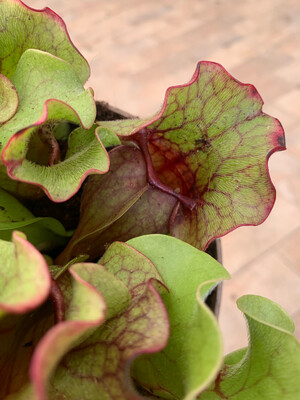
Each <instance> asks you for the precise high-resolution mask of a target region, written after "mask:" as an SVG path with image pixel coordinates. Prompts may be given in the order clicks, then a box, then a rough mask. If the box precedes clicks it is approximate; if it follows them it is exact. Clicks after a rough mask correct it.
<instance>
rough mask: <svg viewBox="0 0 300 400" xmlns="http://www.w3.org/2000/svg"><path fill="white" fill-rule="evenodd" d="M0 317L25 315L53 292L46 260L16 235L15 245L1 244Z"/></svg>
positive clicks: (23, 238) (18, 233)
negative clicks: (9, 314) (10, 314)
mask: <svg viewBox="0 0 300 400" xmlns="http://www.w3.org/2000/svg"><path fill="white" fill-rule="evenodd" d="M0 253H1V259H2V261H1V267H0V317H3V316H4V315H5V314H7V313H12V314H24V313H26V312H28V311H30V310H33V309H35V308H36V307H38V306H39V305H40V304H42V303H43V302H44V301H45V299H46V298H47V297H48V295H49V292H50V274H49V271H48V267H47V264H46V262H45V260H44V258H43V256H42V255H41V254H40V253H39V252H38V251H37V250H36V249H35V248H34V247H33V246H32V245H31V244H30V243H29V242H28V241H27V240H26V237H25V235H24V234H22V233H20V232H14V233H13V242H12V243H11V242H6V241H3V240H0Z"/></svg>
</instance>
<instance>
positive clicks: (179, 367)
mask: <svg viewBox="0 0 300 400" xmlns="http://www.w3.org/2000/svg"><path fill="white" fill-rule="evenodd" d="M128 244H130V245H131V246H133V247H134V248H136V249H137V250H138V251H140V252H141V253H142V254H144V255H146V256H147V257H148V258H149V259H150V260H151V261H152V262H153V263H154V265H155V266H156V267H157V269H158V271H159V272H160V274H161V276H162V278H163V281H164V282H165V284H166V285H167V287H168V289H169V291H168V292H165V293H162V299H163V301H164V303H165V305H166V308H167V311H168V315H169V319H170V339H169V341H168V344H167V346H166V347H165V348H164V349H163V350H162V351H161V352H160V353H157V354H153V355H144V356H142V357H140V358H139V359H137V360H136V361H135V362H134V366H133V376H134V377H135V378H136V380H137V382H138V383H139V384H140V385H141V386H142V387H144V388H145V389H147V390H148V391H149V392H151V393H154V394H156V395H158V396H161V397H162V398H166V399H185V400H192V399H194V398H195V397H196V396H197V395H198V394H199V393H201V392H202V391H203V389H204V388H206V387H207V386H208V385H209V384H210V383H211V382H212V380H213V379H214V378H215V377H216V375H217V373H218V370H219V368H220V367H221V365H222V361H223V345H222V338H221V333H220V331H219V328H218V325H217V321H216V319H215V317H214V316H213V314H212V312H211V311H210V310H209V309H208V307H207V306H206V305H205V304H204V303H203V301H204V299H205V297H206V296H207V295H208V293H209V292H210V290H211V289H212V288H213V287H214V286H215V285H216V283H218V282H220V281H221V280H223V279H228V278H229V275H228V273H227V272H226V270H225V269H224V268H223V267H222V266H221V265H220V264H219V263H218V262H217V261H215V260H214V259H213V258H212V257H210V256H209V255H208V254H206V253H204V252H200V251H199V250H197V249H195V248H194V247H192V246H190V245H188V244H187V243H184V242H182V241H180V240H178V239H175V238H172V237H170V236H164V235H149V236H141V237H139V238H135V239H132V240H130V241H129V242H128Z"/></svg>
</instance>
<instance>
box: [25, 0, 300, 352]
mask: <svg viewBox="0 0 300 400" xmlns="http://www.w3.org/2000/svg"><path fill="white" fill-rule="evenodd" d="M25 1H26V0H25ZM27 4H29V5H31V6H32V7H35V8H42V7H44V6H45V5H46V4H47V5H48V6H49V7H50V8H52V9H53V10H55V11H56V12H57V13H58V14H59V15H61V16H62V17H63V18H64V20H65V21H66V23H67V25H68V28H69V32H70V35H71V38H72V39H73V41H74V43H75V44H76V45H77V46H78V47H79V49H80V50H81V52H82V53H83V54H84V56H85V57H86V58H87V59H88V61H89V63H90V65H91V68H92V77H91V79H90V81H89V84H90V86H92V87H93V88H94V89H95V93H96V98H97V99H103V100H106V101H108V102H109V103H111V104H112V105H115V106H117V107H119V108H121V109H125V110H127V111H128V112H131V113H132V114H135V115H140V116H146V115H150V114H151V113H153V112H155V111H157V110H158V108H159V107H160V105H161V103H162V101H163V97H164V92H165V89H166V88H167V87H168V86H171V85H174V84H178V83H185V82H186V81H188V80H189V79H190V77H191V76H192V74H193V71H194V69H195V66H196V63H197V61H198V60H211V61H216V62H219V63H221V64H223V65H224V66H225V67H226V68H227V69H228V70H229V72H230V73H231V74H232V75H234V76H235V77H236V78H237V79H239V80H241V81H242V82H251V83H253V84H254V85H255V86H256V88H257V89H258V91H259V93H260V94H261V96H262V97H263V99H264V100H265V103H266V105H265V107H264V110H265V112H267V113H269V114H271V115H273V116H275V117H277V118H279V119H280V121H281V122H282V124H283V126H284V128H285V130H286V135H287V145H288V150H287V151H286V152H284V153H277V154H275V155H273V156H272V157H271V160H270V173H271V176H272V180H273V182H274V184H275V186H276V187H277V194H278V195H277V202H276V205H275V207H274V209H273V211H272V213H271V215H270V217H269V218H268V220H267V221H266V222H265V223H264V224H263V225H261V226H259V227H244V228H240V229H238V230H236V231H234V232H232V233H231V234H230V235H228V236H226V237H224V239H223V240H222V243H223V253H224V255H223V256H224V265H225V267H226V268H227V269H228V270H229V271H230V272H231V274H232V280H231V281H229V282H226V283H225V285H224V295H223V306H222V310H221V317H220V323H221V327H222V330H223V332H224V337H225V350H226V351H230V350H233V349H236V348H239V347H240V346H243V345H245V344H246V342H247V334H246V328H245V323H244V320H243V317H242V315H241V313H240V312H239V311H238V310H237V308H236V307H235V300H236V298H237V297H238V296H240V295H242V294H246V293H257V294H264V295H266V296H268V297H270V298H271V299H273V300H275V301H277V302H278V303H280V304H281V305H282V306H283V307H285V308H286V310H287V311H288V312H289V313H291V315H292V316H293V317H294V321H295V324H296V334H297V335H298V337H299V339H300V250H299V249H300V134H299V125H300V113H299V110H300V74H299V70H300V47H299V37H300V2H299V1H298V0H260V1H259V3H258V2H257V1H255V0H250V1H244V2H242V1H241V2H238V1H236V0H226V1H225V0H160V1H159V2H157V1H147V0H126V1H124V0H111V1H106V0H72V1H68V2H67V1H61V0H46V1H45V0H27ZM298 246H299V247H298Z"/></svg>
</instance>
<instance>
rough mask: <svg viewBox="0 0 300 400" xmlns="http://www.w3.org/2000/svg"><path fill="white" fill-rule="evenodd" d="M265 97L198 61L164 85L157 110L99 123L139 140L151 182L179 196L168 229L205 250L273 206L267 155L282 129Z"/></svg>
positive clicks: (280, 145) (280, 146)
mask: <svg viewBox="0 0 300 400" xmlns="http://www.w3.org/2000/svg"><path fill="white" fill-rule="evenodd" d="M262 105H263V101H262V99H261V97H260V95H259V94H258V93H257V91H256V89H255V88H254V86H252V85H248V84H243V83H241V82H239V81H237V80H236V79H234V78H233V77H232V76H231V75H230V74H229V73H228V72H227V71H226V70H225V69H224V68H223V67H222V66H220V65H219V64H215V63H212V62H207V61H203V62H200V63H199V64H198V66H197V69H196V71H195V73H194V75H193V77H192V79H191V81H190V82H188V83H187V84H185V85H179V86H174V87H171V88H169V89H168V90H167V92H166V97H165V101H164V104H163V107H162V109H161V111H160V112H159V113H157V114H156V115H155V116H154V117H152V118H149V119H144V120H138V119H134V120H129V121H128V120H126V121H122V120H120V121H108V122H99V125H100V126H101V127H103V128H107V129H111V130H112V131H114V132H116V133H117V134H118V135H119V136H120V137H121V138H122V140H123V141H124V140H130V141H134V142H136V143H137V144H138V145H139V146H140V148H141V149H142V150H143V152H144V156H145V160H146V163H147V173H148V181H149V183H150V184H151V185H152V186H154V187H157V188H159V189H160V190H162V191H164V192H166V193H169V194H171V195H172V196H174V197H175V198H177V199H178V200H179V201H180V203H181V205H180V207H179V209H178V210H177V211H176V214H175V215H174V218H173V219H172V221H171V222H172V223H171V229H170V232H171V234H172V235H173V236H175V237H178V238H180V239H182V240H184V241H186V242H188V243H190V244H192V245H193V246H195V247H197V248H199V249H203V250H204V249H205V248H206V247H207V245H208V244H209V242H210V241H211V240H212V239H214V238H216V237H219V236H223V235H225V234H226V233H228V232H230V231H231V230H233V229H235V228H237V227H238V226H241V225H258V224H260V223H262V222H263V221H264V220H265V219H266V218H267V216H268V215H269V213H270V211H271V209H272V207H273V204H274V201H275V189H274V187H273V184H272V182H271V181H270V177H269V171H268V168H267V160H268V159H269V157H270V155H271V154H272V153H274V152H275V151H278V150H284V149H285V144H284V132H283V129H282V126H281V125H280V122H279V121H278V120H277V119H275V118H272V117H270V116H269V115H267V114H264V113H263V112H262Z"/></svg>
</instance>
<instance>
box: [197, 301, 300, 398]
mask: <svg viewBox="0 0 300 400" xmlns="http://www.w3.org/2000/svg"><path fill="white" fill-rule="evenodd" d="M237 304H238V307H239V309H240V310H241V311H242V312H243V313H244V314H245V317H246V320H247V322H248V328H249V335H250V336H249V347H248V349H247V350H246V351H245V349H243V350H241V351H239V352H235V353H234V354H233V355H229V356H227V358H226V359H225V365H224V366H223V368H222V369H221V371H220V374H219V376H218V378H217V380H216V382H215V384H214V385H212V387H211V388H210V389H209V390H207V391H206V392H205V393H203V394H202V395H201V396H200V397H199V399H201V400H218V399H224V398H226V399H228V400H249V399H261V400H296V399H299V398H300V397H299V394H300V379H299V376H300V343H299V342H298V341H297V340H296V338H295V337H294V336H293V332H294V324H293V322H292V320H291V318H290V317H289V316H288V315H287V314H286V313H285V311H284V310H283V309H282V308H281V307H280V306H279V305H277V304H275V303H273V302H272V301H271V300H268V299H266V298H264V297H260V296H254V295H246V296H243V297H241V298H240V299H238V301H237Z"/></svg>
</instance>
